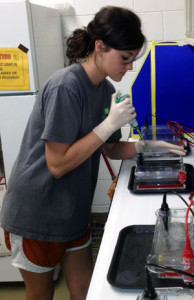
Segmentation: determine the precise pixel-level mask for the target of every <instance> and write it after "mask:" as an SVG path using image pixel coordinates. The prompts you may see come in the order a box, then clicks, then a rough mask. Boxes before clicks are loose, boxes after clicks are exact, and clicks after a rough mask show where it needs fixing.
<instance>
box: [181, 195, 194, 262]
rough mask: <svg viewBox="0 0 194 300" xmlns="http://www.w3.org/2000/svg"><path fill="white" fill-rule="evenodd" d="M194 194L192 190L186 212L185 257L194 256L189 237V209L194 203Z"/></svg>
mask: <svg viewBox="0 0 194 300" xmlns="http://www.w3.org/2000/svg"><path fill="white" fill-rule="evenodd" d="M193 194H194V192H192V193H191V195H190V196H189V201H190V204H189V206H188V208H187V212H186V216H185V234H186V239H185V249H184V251H183V258H193V257H194V254H193V249H192V248H191V241H190V238H189V230H188V215H189V211H190V208H191V206H192V205H193V204H194V201H193V200H192V196H193Z"/></svg>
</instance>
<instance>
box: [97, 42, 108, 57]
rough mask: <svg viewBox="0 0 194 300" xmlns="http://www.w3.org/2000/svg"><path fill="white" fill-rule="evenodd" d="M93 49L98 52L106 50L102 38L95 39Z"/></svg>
mask: <svg viewBox="0 0 194 300" xmlns="http://www.w3.org/2000/svg"><path fill="white" fill-rule="evenodd" d="M95 50H96V52H97V53H99V54H100V53H102V52H104V51H105V50H106V46H105V44H104V43H103V41H102V40H96V41H95Z"/></svg>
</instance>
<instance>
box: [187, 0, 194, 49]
mask: <svg viewBox="0 0 194 300" xmlns="http://www.w3.org/2000/svg"><path fill="white" fill-rule="evenodd" d="M185 43H186V44H190V45H194V0H185Z"/></svg>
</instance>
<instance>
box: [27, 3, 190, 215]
mask: <svg viewBox="0 0 194 300" xmlns="http://www.w3.org/2000/svg"><path fill="white" fill-rule="evenodd" d="M31 2H33V3H36V4H40V5H41V4H43V5H46V6H50V7H54V8H56V9H58V10H59V11H60V14H61V24H62V32H63V37H64V50H65V37H67V36H69V34H70V33H71V32H72V31H73V30H74V29H76V28H78V27H82V26H86V25H87V24H88V22H90V20H91V19H92V18H93V16H94V14H95V13H96V12H97V11H98V10H99V9H100V8H101V7H102V6H106V5H115V6H119V5H122V6H123V7H126V8H129V9H132V10H133V11H134V12H135V13H137V14H138V15H139V17H140V18H141V20H142V27H143V32H144V34H145V36H146V38H147V47H148V46H149V44H150V42H151V41H152V40H154V41H179V42H182V41H183V39H184V33H185V20H184V0H162V1H161V0H122V1H118V0H68V1H65V0H31ZM140 65H141V60H140V61H138V62H135V63H134V66H133V67H134V69H133V71H132V72H127V74H126V75H125V77H124V78H123V80H122V82H120V83H114V82H113V84H114V86H115V88H116V89H119V90H120V91H121V92H122V93H129V87H130V84H131V82H132V81H133V79H134V76H135V75H136V72H137V70H138V68H139V67H140ZM166 68H167V69H168V66H166ZM137 118H138V117H137ZM129 129H130V128H129V127H127V126H126V127H123V128H122V133H123V140H126V139H127V138H128V136H129ZM120 163H121V162H120V161H110V164H111V166H112V168H113V171H114V173H115V174H118V171H119V168H120ZM111 182H112V179H111V176H110V174H109V172H108V170H107V167H106V165H105V163H104V161H103V159H102V160H101V163H100V171H99V176H98V183H97V188H96V192H95V196H94V202H93V207H92V210H93V211H95V212H103V211H108V209H109V205H110V200H109V197H108V196H107V191H108V189H109V187H110V184H111Z"/></svg>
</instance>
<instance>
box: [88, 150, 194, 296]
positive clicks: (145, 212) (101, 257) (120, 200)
mask: <svg viewBox="0 0 194 300" xmlns="http://www.w3.org/2000/svg"><path fill="white" fill-rule="evenodd" d="M193 156H194V149H193V148H192V153H191V154H190V155H188V157H185V158H184V159H183V160H184V163H189V164H192V165H194V158H193ZM134 165H135V159H130V160H125V161H123V162H122V166H121V170H120V174H119V179H118V182H117V186H116V190H115V193H114V197H113V200H112V205H111V209H110V212H109V216H108V220H107V223H106V226H105V231H104V235H103V239H102V242H101V246H100V250H99V254H98V257H97V261H96V264H95V269H94V272H93V276H92V280H91V284H90V288H89V291H88V296H87V298H86V299H87V300H122V299H128V300H129V299H133V300H135V299H136V297H137V295H138V293H139V292H140V293H141V290H132V289H118V288H115V287H113V286H111V285H110V284H109V283H108V281H107V278H106V277H107V273H108V269H109V266H110V263H111V260H112V256H113V252H114V249H115V245H116V242H117V239H118V235H119V232H120V230H121V229H122V228H124V227H126V226H129V225H140V224H143V225H145V224H155V222H156V216H155V211H156V210H157V209H159V208H160V206H161V203H162V198H163V193H161V194H160V193H159V194H147V195H146V194H145V195H144V194H134V193H131V192H130V191H129V190H128V182H129V177H130V170H131V168H132V167H133V166H134ZM188 195H189V194H186V193H183V194H182V196H183V197H184V199H186V200H187V199H188ZM167 201H168V204H169V206H170V207H171V208H172V207H175V208H181V207H184V208H185V204H184V203H183V202H182V201H181V199H180V198H179V197H178V196H176V195H175V194H168V195H167Z"/></svg>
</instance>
